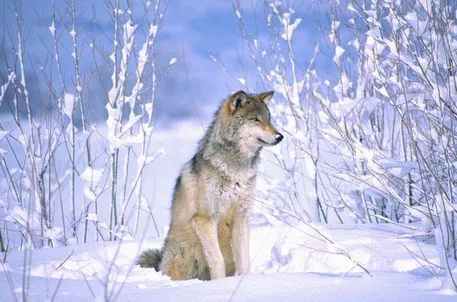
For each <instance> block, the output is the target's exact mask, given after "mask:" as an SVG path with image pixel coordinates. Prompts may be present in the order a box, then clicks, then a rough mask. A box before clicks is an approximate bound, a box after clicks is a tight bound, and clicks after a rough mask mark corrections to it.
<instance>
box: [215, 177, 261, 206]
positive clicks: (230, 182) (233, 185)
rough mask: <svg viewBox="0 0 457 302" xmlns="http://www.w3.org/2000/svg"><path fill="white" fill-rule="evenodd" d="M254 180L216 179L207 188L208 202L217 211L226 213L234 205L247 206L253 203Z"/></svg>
mask: <svg viewBox="0 0 457 302" xmlns="http://www.w3.org/2000/svg"><path fill="white" fill-rule="evenodd" d="M253 187H254V181H253V179H250V180H247V179H225V178H216V179H213V180H212V181H210V183H209V186H208V187H207V189H208V191H207V194H206V195H207V196H206V198H207V200H208V202H210V203H213V204H214V205H215V208H216V209H215V210H217V211H218V212H219V211H222V212H223V211H225V209H227V208H229V207H231V206H232V205H239V206H242V207H244V206H246V207H248V206H249V204H250V203H251V199H252V193H253Z"/></svg>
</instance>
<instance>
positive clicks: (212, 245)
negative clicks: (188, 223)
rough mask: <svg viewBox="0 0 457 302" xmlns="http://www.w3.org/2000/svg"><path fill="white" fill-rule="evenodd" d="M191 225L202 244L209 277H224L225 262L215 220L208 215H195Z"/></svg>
mask: <svg viewBox="0 0 457 302" xmlns="http://www.w3.org/2000/svg"><path fill="white" fill-rule="evenodd" d="M192 225H193V227H194V228H195V232H196V233H197V236H198V239H199V240H200V243H201V245H202V248H203V253H204V254H205V257H206V261H207V263H208V266H209V269H210V275H211V279H217V278H224V277H225V263H224V257H223V256H222V252H221V249H220V247H219V240H218V237H217V224H216V222H215V221H213V220H211V219H210V218H208V217H205V216H202V215H195V216H194V217H193V219H192Z"/></svg>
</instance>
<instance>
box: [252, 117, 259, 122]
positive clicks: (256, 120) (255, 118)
mask: <svg viewBox="0 0 457 302" xmlns="http://www.w3.org/2000/svg"><path fill="white" fill-rule="evenodd" d="M252 120H253V121H254V122H260V119H259V118H258V117H257V116H254V117H253V118H252Z"/></svg>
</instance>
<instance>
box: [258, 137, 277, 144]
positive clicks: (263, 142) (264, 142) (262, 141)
mask: <svg viewBox="0 0 457 302" xmlns="http://www.w3.org/2000/svg"><path fill="white" fill-rule="evenodd" d="M257 140H258V141H259V142H261V143H262V144H264V145H268V146H273V145H276V144H275V143H267V142H266V141H264V140H263V139H260V138H258V139H257Z"/></svg>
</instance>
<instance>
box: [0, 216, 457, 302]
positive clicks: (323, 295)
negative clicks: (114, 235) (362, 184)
mask: <svg viewBox="0 0 457 302" xmlns="http://www.w3.org/2000/svg"><path fill="white" fill-rule="evenodd" d="M319 233H322V234H323V235H324V236H320V235H319ZM324 238H327V239H329V240H330V241H331V242H333V243H330V241H329V240H326V239H324ZM430 238H431V236H430V234H429V235H423V236H416V237H414V236H411V232H410V231H409V230H408V229H405V228H402V227H399V226H394V225H387V224H379V225H362V224H359V225H352V226H351V225H333V226H331V225H318V224H316V225H305V224H302V223H297V224H295V225H293V226H290V225H285V224H284V223H280V222H278V223H277V225H275V226H256V227H253V229H252V232H251V265H252V273H251V274H250V275H246V276H236V277H229V278H224V279H219V280H213V281H200V280H187V281H172V280H170V278H169V277H167V276H164V275H162V274H161V273H160V272H156V271H155V270H154V269H149V268H140V267H139V266H137V265H136V264H135V258H136V256H137V255H138V254H139V253H140V252H141V251H142V250H144V249H146V248H160V246H161V245H162V242H163V238H160V239H151V240H144V241H143V242H141V241H133V240H132V241H129V240H125V241H123V242H106V243H92V244H87V245H77V246H67V247H58V248H52V249H41V250H33V251H28V253H30V257H31V262H30V267H29V274H30V283H29V288H28V290H27V293H28V297H29V300H31V301H45V300H46V299H49V298H50V297H51V296H52V295H53V293H54V291H55V289H56V288H58V290H57V292H56V296H55V298H56V301H82V300H88V301H92V300H96V301H99V300H104V299H105V298H106V297H111V298H113V297H114V296H116V295H119V296H118V301H133V300H135V301H149V300H150V299H151V297H154V299H155V300H156V301H229V300H233V301H284V300H287V301H324V302H325V301H335V297H338V300H339V301H387V300H388V299H391V300H392V299H393V300H395V301H455V299H457V296H456V295H455V292H452V291H449V290H445V289H442V277H440V276H433V275H431V274H430V273H429V272H427V270H426V269H425V268H424V267H423V266H422V264H423V263H421V260H420V259H418V258H417V257H414V256H412V255H413V254H416V255H418V254H421V255H423V256H427V257H428V259H429V261H431V262H432V263H430V264H428V265H429V267H430V269H433V270H434V271H435V272H438V271H439V269H438V268H437V263H438V262H439V259H438V258H439V257H438V255H437V254H436V251H435V249H434V245H433V243H431V242H427V240H429V239H430ZM342 250H345V251H346V252H347V253H349V254H350V255H351V256H352V257H354V258H355V259H357V261H359V263H360V264H361V265H362V266H364V267H365V268H366V269H367V270H368V271H369V272H370V274H371V275H372V276H373V277H370V276H369V275H368V274H366V273H365V272H364V271H363V270H361V269H360V268H359V267H357V266H356V265H355V264H354V262H353V261H351V260H350V259H348V257H346V256H345V255H344V254H343V253H341V251H342ZM23 264H24V252H18V251H13V252H10V254H9V255H8V258H7V262H6V265H4V266H3V267H2V270H4V272H2V273H0V291H1V292H3V293H6V297H7V299H11V295H12V292H13V291H14V292H15V293H16V295H17V296H18V297H19V295H20V294H21V292H22V290H21V287H22V278H23V272H24V267H23ZM425 267H427V265H425ZM9 277H11V281H12V286H13V289H14V290H13V291H12V290H11V289H10V288H9V285H8V284H9V283H8V279H7V278H9Z"/></svg>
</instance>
